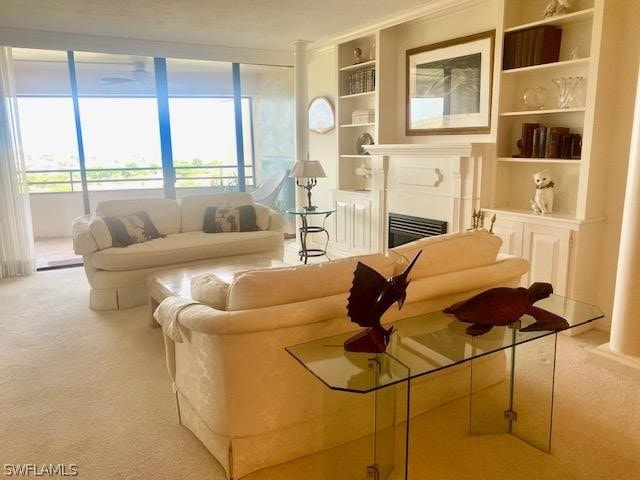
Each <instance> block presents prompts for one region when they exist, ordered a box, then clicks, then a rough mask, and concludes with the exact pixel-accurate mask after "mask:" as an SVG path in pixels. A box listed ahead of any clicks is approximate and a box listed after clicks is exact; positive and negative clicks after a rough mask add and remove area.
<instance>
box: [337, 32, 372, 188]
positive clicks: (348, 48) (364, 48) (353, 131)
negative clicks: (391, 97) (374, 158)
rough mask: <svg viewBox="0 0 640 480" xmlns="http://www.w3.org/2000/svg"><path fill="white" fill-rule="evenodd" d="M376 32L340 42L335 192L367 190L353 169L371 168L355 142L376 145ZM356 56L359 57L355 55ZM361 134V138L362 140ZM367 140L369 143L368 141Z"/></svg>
mask: <svg viewBox="0 0 640 480" xmlns="http://www.w3.org/2000/svg"><path fill="white" fill-rule="evenodd" d="M377 37H378V35H377V33H372V34H370V35H367V36H363V37H358V38H354V39H351V40H348V41H346V42H343V43H339V44H338V45H337V46H336V48H337V55H336V57H337V62H338V65H337V70H338V95H339V97H338V108H337V110H338V113H337V117H338V125H339V128H338V190H343V191H362V190H363V188H364V189H368V187H369V186H370V185H368V183H367V182H369V181H370V180H369V179H365V181H364V182H363V179H362V177H359V176H358V175H357V174H356V169H358V168H360V167H362V166H364V167H365V168H369V169H370V168H371V156H370V155H365V154H363V153H362V152H359V151H358V143H359V139H360V143H362V141H363V139H364V140H365V141H368V142H369V143H370V142H373V143H377V142H378V115H377V114H378V108H377V106H378V88H377V87H378V66H379V60H378V57H377V51H376V45H377V43H378V42H377ZM357 54H359V55H357ZM363 135H364V137H363ZM369 138H370V140H369Z"/></svg>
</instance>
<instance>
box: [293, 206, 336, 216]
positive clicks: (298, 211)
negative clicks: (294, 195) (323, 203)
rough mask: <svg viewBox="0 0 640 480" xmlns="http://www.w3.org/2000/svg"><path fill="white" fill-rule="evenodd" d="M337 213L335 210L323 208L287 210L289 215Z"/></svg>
mask: <svg viewBox="0 0 640 480" xmlns="http://www.w3.org/2000/svg"><path fill="white" fill-rule="evenodd" d="M335 211H336V209H335V208H323V207H317V208H316V209H315V210H305V209H304V208H288V209H287V210H286V212H287V213H288V214H289V215H327V214H330V213H334V212H335Z"/></svg>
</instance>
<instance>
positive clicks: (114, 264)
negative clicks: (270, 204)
mask: <svg viewBox="0 0 640 480" xmlns="http://www.w3.org/2000/svg"><path fill="white" fill-rule="evenodd" d="M250 204H253V205H255V206H256V216H257V224H258V227H259V228H260V230H259V231H256V232H233V233H204V232H203V231H202V226H203V219H204V213H205V210H206V208H207V207H209V206H236V205H250ZM141 210H142V211H145V212H147V213H148V214H149V217H150V219H151V221H152V222H153V224H154V225H155V226H156V228H157V230H158V231H159V233H161V234H163V235H166V236H165V237H164V238H157V239H154V240H150V241H148V242H144V243H138V244H134V245H129V246H127V247H124V248H116V247H112V246H111V236H110V234H109V231H108V229H107V228H106V226H105V224H104V222H99V221H95V218H94V217H95V216H103V217H104V216H110V215H128V214H131V213H134V212H137V211H141ZM283 226H284V220H283V218H282V216H281V215H280V214H279V213H277V212H275V211H273V210H270V209H269V208H267V207H265V206H262V205H258V204H254V201H253V197H252V196H251V195H250V194H248V193H242V192H233V193H224V194H214V195H192V196H187V197H184V198H182V199H181V200H180V202H179V203H178V202H177V201H175V200H171V199H136V200H109V201H105V202H100V203H98V205H97V206H96V213H95V215H85V216H82V217H79V218H77V219H76V220H74V222H73V246H74V251H75V252H76V253H77V254H80V255H82V258H83V260H84V268H85V271H86V273H87V278H88V280H89V284H90V285H91V296H90V306H91V308H92V309H96V310H114V309H121V308H129V307H133V306H136V305H143V304H145V303H146V302H147V301H148V295H147V289H146V286H145V279H146V278H147V277H148V276H149V275H150V274H152V273H154V272H156V271H158V270H162V269H166V268H172V267H175V266H176V265H189V264H190V263H193V262H202V261H203V260H208V259H213V258H219V257H230V256H239V255H247V254H253V255H255V254H261V255H263V256H264V257H265V258H274V259H278V260H282V255H283V245H284V240H283V235H282V228H283Z"/></svg>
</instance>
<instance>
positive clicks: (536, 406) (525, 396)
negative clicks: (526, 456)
mask: <svg viewBox="0 0 640 480" xmlns="http://www.w3.org/2000/svg"><path fill="white" fill-rule="evenodd" d="M556 341H557V334H553V335H547V336H546V337H542V338H539V339H538V340H535V341H532V342H528V343H523V344H522V345H518V346H517V347H516V359H517V361H516V363H515V367H514V375H513V377H514V382H513V395H512V407H511V408H512V410H513V411H514V412H517V418H516V419H514V420H512V421H511V422H510V426H511V433H512V434H513V435H515V436H516V437H518V438H519V439H521V440H523V441H525V442H527V443H528V444H529V445H532V446H534V447H536V448H538V449H539V450H542V451H543V452H546V453H549V452H550V451H551V426H552V417H553V387H554V378H555V369H556V368H555V360H556Z"/></svg>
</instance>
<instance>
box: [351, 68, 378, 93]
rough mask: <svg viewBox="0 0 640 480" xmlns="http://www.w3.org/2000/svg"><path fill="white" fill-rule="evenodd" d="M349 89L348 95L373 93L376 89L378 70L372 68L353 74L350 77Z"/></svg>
mask: <svg viewBox="0 0 640 480" xmlns="http://www.w3.org/2000/svg"><path fill="white" fill-rule="evenodd" d="M348 87H349V88H348V89H347V91H348V95H353V94H355V93H365V92H373V91H374V90H375V89H376V69H375V68H374V67H370V68H363V69H362V70H357V71H355V72H351V73H350V74H349V77H348Z"/></svg>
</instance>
